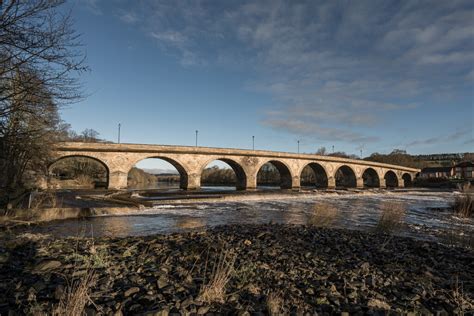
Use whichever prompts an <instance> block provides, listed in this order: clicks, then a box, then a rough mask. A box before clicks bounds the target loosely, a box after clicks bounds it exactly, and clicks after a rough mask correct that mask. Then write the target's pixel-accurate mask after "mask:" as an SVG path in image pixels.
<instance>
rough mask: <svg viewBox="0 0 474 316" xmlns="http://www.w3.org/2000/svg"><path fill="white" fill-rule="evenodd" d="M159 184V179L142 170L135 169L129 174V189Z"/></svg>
mask: <svg viewBox="0 0 474 316" xmlns="http://www.w3.org/2000/svg"><path fill="white" fill-rule="evenodd" d="M157 182H158V178H157V177H156V176H155V175H153V174H149V173H147V172H145V171H143V170H142V169H139V168H137V167H133V168H132V169H131V170H130V172H129V173H128V186H129V187H141V186H150V185H154V184H156V183H157Z"/></svg>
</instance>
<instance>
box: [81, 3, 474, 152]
mask: <svg viewBox="0 0 474 316" xmlns="http://www.w3.org/2000/svg"><path fill="white" fill-rule="evenodd" d="M89 1H92V2H95V1H93V0H89ZM140 3H141V5H140V6H139V7H138V8H135V9H136V10H137V12H138V13H136V14H138V15H132V16H128V15H125V16H121V19H122V20H123V21H124V22H125V23H137V22H138V21H139V23H140V27H141V28H142V29H143V30H144V32H145V34H147V35H148V36H150V38H151V39H153V40H154V41H155V42H156V43H157V45H158V46H159V47H160V48H162V49H163V50H165V51H166V52H168V53H170V54H174V55H175V56H176V57H177V59H178V60H179V61H180V63H181V64H182V65H183V66H186V67H189V66H195V65H212V64H215V63H229V64H232V63H238V64H239V65H242V67H245V69H248V71H251V72H253V73H254V74H255V77H256V78H258V79H255V80H254V81H252V82H247V85H246V86H247V88H248V89H251V90H254V91H259V92H262V93H266V94H268V95H270V96H271V97H272V99H273V100H274V105H272V106H270V107H267V110H266V111H263V113H264V115H263V117H262V118H261V122H262V124H264V125H265V126H268V127H271V128H274V129H279V130H285V131H287V132H288V133H294V134H299V133H303V134H306V135H308V134H311V135H313V136H315V137H319V138H321V139H327V140H340V141H347V142H355V141H357V142H365V141H367V142H371V141H372V142H373V141H377V139H378V138H377V137H375V136H374V135H371V134H372V133H371V132H370V130H369V129H367V128H365V127H377V126H383V125H386V122H387V121H388V120H394V119H395V118H396V117H402V116H403V115H410V113H411V112H412V111H414V110H415V109H417V108H419V107H425V108H428V107H429V106H430V105H429V104H430V101H433V100H436V98H439V96H441V95H443V96H448V97H451V96H455V95H456V93H457V90H456V89H465V88H467V87H468V84H469V83H468V82H467V81H466V80H465V78H473V76H474V75H473V71H474V70H473V68H472V67H470V68H467V67H466V65H472V63H473V62H474V53H473V51H474V19H472V16H473V15H474V2H472V1H468V0H465V1H463V0H460V1H456V2H450V1H437V2H434V3H433V2H432V1H416V2H414V1H377V2H374V1H348V2H338V1H329V2H320V1H306V2H292V1H283V0H264V1H258V2H255V1H243V2H227V1H222V2H217V1H216V2H201V1H179V2H176V1H172V0H167V1H158V2H156V1H147V0H144V1H142V2H140ZM138 16H140V18H139V19H138V18H137V17H138ZM420 100H423V102H421V101H420ZM368 131H369V132H368ZM442 139H445V138H442ZM437 141H439V138H432V139H425V140H419V141H414V142H412V145H416V144H429V143H435V142H437ZM417 142H418V143H417Z"/></svg>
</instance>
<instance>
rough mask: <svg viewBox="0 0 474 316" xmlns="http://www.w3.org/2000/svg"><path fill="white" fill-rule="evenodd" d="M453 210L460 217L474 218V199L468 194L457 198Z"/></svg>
mask: <svg viewBox="0 0 474 316" xmlns="http://www.w3.org/2000/svg"><path fill="white" fill-rule="evenodd" d="M453 210H454V212H455V213H456V214H457V215H459V216H460V217H474V199H473V198H472V196H471V195H470V194H468V193H464V194H462V195H461V196H457V197H456V199H455V200H454V203H453Z"/></svg>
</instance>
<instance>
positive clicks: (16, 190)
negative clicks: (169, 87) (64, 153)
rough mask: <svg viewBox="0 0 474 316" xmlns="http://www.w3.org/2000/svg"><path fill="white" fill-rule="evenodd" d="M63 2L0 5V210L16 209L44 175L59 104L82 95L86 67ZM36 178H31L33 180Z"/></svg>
mask: <svg viewBox="0 0 474 316" xmlns="http://www.w3.org/2000/svg"><path fill="white" fill-rule="evenodd" d="M63 2H64V1H49V0H37V1H19V0H11V1H8V2H6V3H3V5H2V7H1V11H0V208H6V207H14V206H15V205H14V204H15V203H17V202H18V201H19V200H20V199H21V196H22V195H24V193H25V191H26V190H28V189H29V182H32V180H34V178H35V177H38V176H41V175H43V176H44V175H46V173H47V168H46V167H47V165H48V163H49V161H50V157H51V149H52V148H53V145H54V143H55V142H56V141H58V140H60V139H61V137H62V136H63V135H64V129H65V125H64V124H63V123H62V122H61V120H60V117H59V114H58V108H59V107H60V106H61V105H64V104H67V103H71V102H74V101H77V100H79V99H80V98H81V91H80V86H79V84H78V81H77V76H76V75H77V74H79V73H81V72H82V71H85V70H87V67H86V66H84V53H83V52H81V51H80V47H81V44H80V43H79V41H78V35H76V33H75V32H74V30H73V29H72V24H71V19H70V17H69V16H68V15H64V14H62V13H59V7H60V6H61V5H62V4H63ZM33 182H34V181H33Z"/></svg>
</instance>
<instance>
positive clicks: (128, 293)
mask: <svg viewBox="0 0 474 316" xmlns="http://www.w3.org/2000/svg"><path fill="white" fill-rule="evenodd" d="M138 292H140V288H138V287H131V288H129V289H128V290H126V291H125V293H123V295H124V296H125V297H129V296H131V295H133V294H135V293H138Z"/></svg>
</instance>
